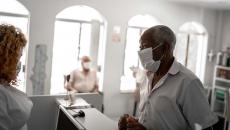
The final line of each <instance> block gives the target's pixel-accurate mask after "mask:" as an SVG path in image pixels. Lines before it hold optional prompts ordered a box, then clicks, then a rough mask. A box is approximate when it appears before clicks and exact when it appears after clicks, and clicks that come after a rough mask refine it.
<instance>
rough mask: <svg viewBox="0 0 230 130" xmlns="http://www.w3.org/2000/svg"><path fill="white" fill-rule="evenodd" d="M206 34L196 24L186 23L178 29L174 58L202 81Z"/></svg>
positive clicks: (206, 42)
mask: <svg viewBox="0 0 230 130" xmlns="http://www.w3.org/2000/svg"><path fill="white" fill-rule="evenodd" d="M207 44H208V33H207V31H206V29H205V28H204V27H203V26H202V25H201V24H199V23H197V22H187V23H185V24H183V25H182V26H181V27H180V28H179V33H178V35H177V43H176V48H175V52H174V53H175V56H176V58H177V60H178V61H179V62H180V63H182V64H183V65H185V66H186V67H187V68H188V69H190V70H191V71H192V72H194V73H195V74H196V75H197V76H198V77H199V78H200V80H201V81H202V82H203V81H204V72H205V63H206V55H207Z"/></svg>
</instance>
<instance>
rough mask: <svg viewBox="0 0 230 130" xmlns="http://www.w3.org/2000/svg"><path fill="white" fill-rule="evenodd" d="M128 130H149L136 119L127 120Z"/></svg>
mask: <svg viewBox="0 0 230 130" xmlns="http://www.w3.org/2000/svg"><path fill="white" fill-rule="evenodd" d="M127 130H147V129H146V128H145V127H144V126H143V125H142V124H141V123H139V122H138V120H137V119H135V118H134V117H131V116H129V117H128V118H127Z"/></svg>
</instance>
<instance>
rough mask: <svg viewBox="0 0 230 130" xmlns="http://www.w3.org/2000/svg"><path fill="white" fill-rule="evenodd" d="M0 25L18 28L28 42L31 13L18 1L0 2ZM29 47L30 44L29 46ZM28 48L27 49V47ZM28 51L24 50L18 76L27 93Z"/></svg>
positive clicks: (1, 0) (20, 85) (19, 84)
mask: <svg viewBox="0 0 230 130" xmlns="http://www.w3.org/2000/svg"><path fill="white" fill-rule="evenodd" d="M0 3H1V4H0V23H1V24H2V23H6V24H12V25H14V26H15V27H18V28H19V29H21V30H22V32H23V33H24V34H25V35H26V37H27V40H28V30H29V29H28V24H29V11H28V10H27V9H26V8H25V7H24V6H23V5H22V4H21V3H19V2H18V1H16V0H0ZM27 45H28V44H27ZM26 48H27V47H26ZM26 53H27V49H24V50H23V54H22V57H21V59H20V62H21V65H20V67H21V70H20V72H19V74H18V77H17V79H18V87H16V88H18V89H19V90H21V91H23V92H25V90H26V88H25V86H26V81H25V68H26V55H27V54H26Z"/></svg>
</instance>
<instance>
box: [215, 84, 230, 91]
mask: <svg viewBox="0 0 230 130" xmlns="http://www.w3.org/2000/svg"><path fill="white" fill-rule="evenodd" d="M215 88H217V89H220V90H224V91H225V90H226V89H230V87H227V86H219V85H215Z"/></svg>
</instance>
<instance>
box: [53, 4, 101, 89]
mask: <svg viewBox="0 0 230 130" xmlns="http://www.w3.org/2000/svg"><path fill="white" fill-rule="evenodd" d="M104 31H105V20H104V18H103V17H102V16H101V15H100V13H98V11H96V10H95V9H93V8H91V7H88V6H82V5H80V6H72V7H69V8H66V9H64V10H63V11H61V12H60V13H59V14H57V16H56V22H55V34H54V45H53V61H52V77H51V94H56V93H63V92H65V90H64V85H63V82H64V75H66V74H70V73H71V71H73V70H74V69H76V68H77V67H80V62H79V59H80V58H81V57H82V56H83V55H88V56H90V57H91V58H92V60H93V61H92V65H93V67H94V68H95V69H97V68H100V66H101V65H102V59H101V57H102V56H101V55H103V54H104V53H103V50H104V49H103V48H104V44H103V39H104ZM98 50H100V52H99V51H98ZM99 57H100V58H99ZM98 66H99V67H98ZM99 78H100V80H101V79H102V78H101V77H99ZM100 82H101V81H100ZM99 86H100V88H99V89H100V90H101V89H102V88H101V86H102V85H99Z"/></svg>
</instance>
